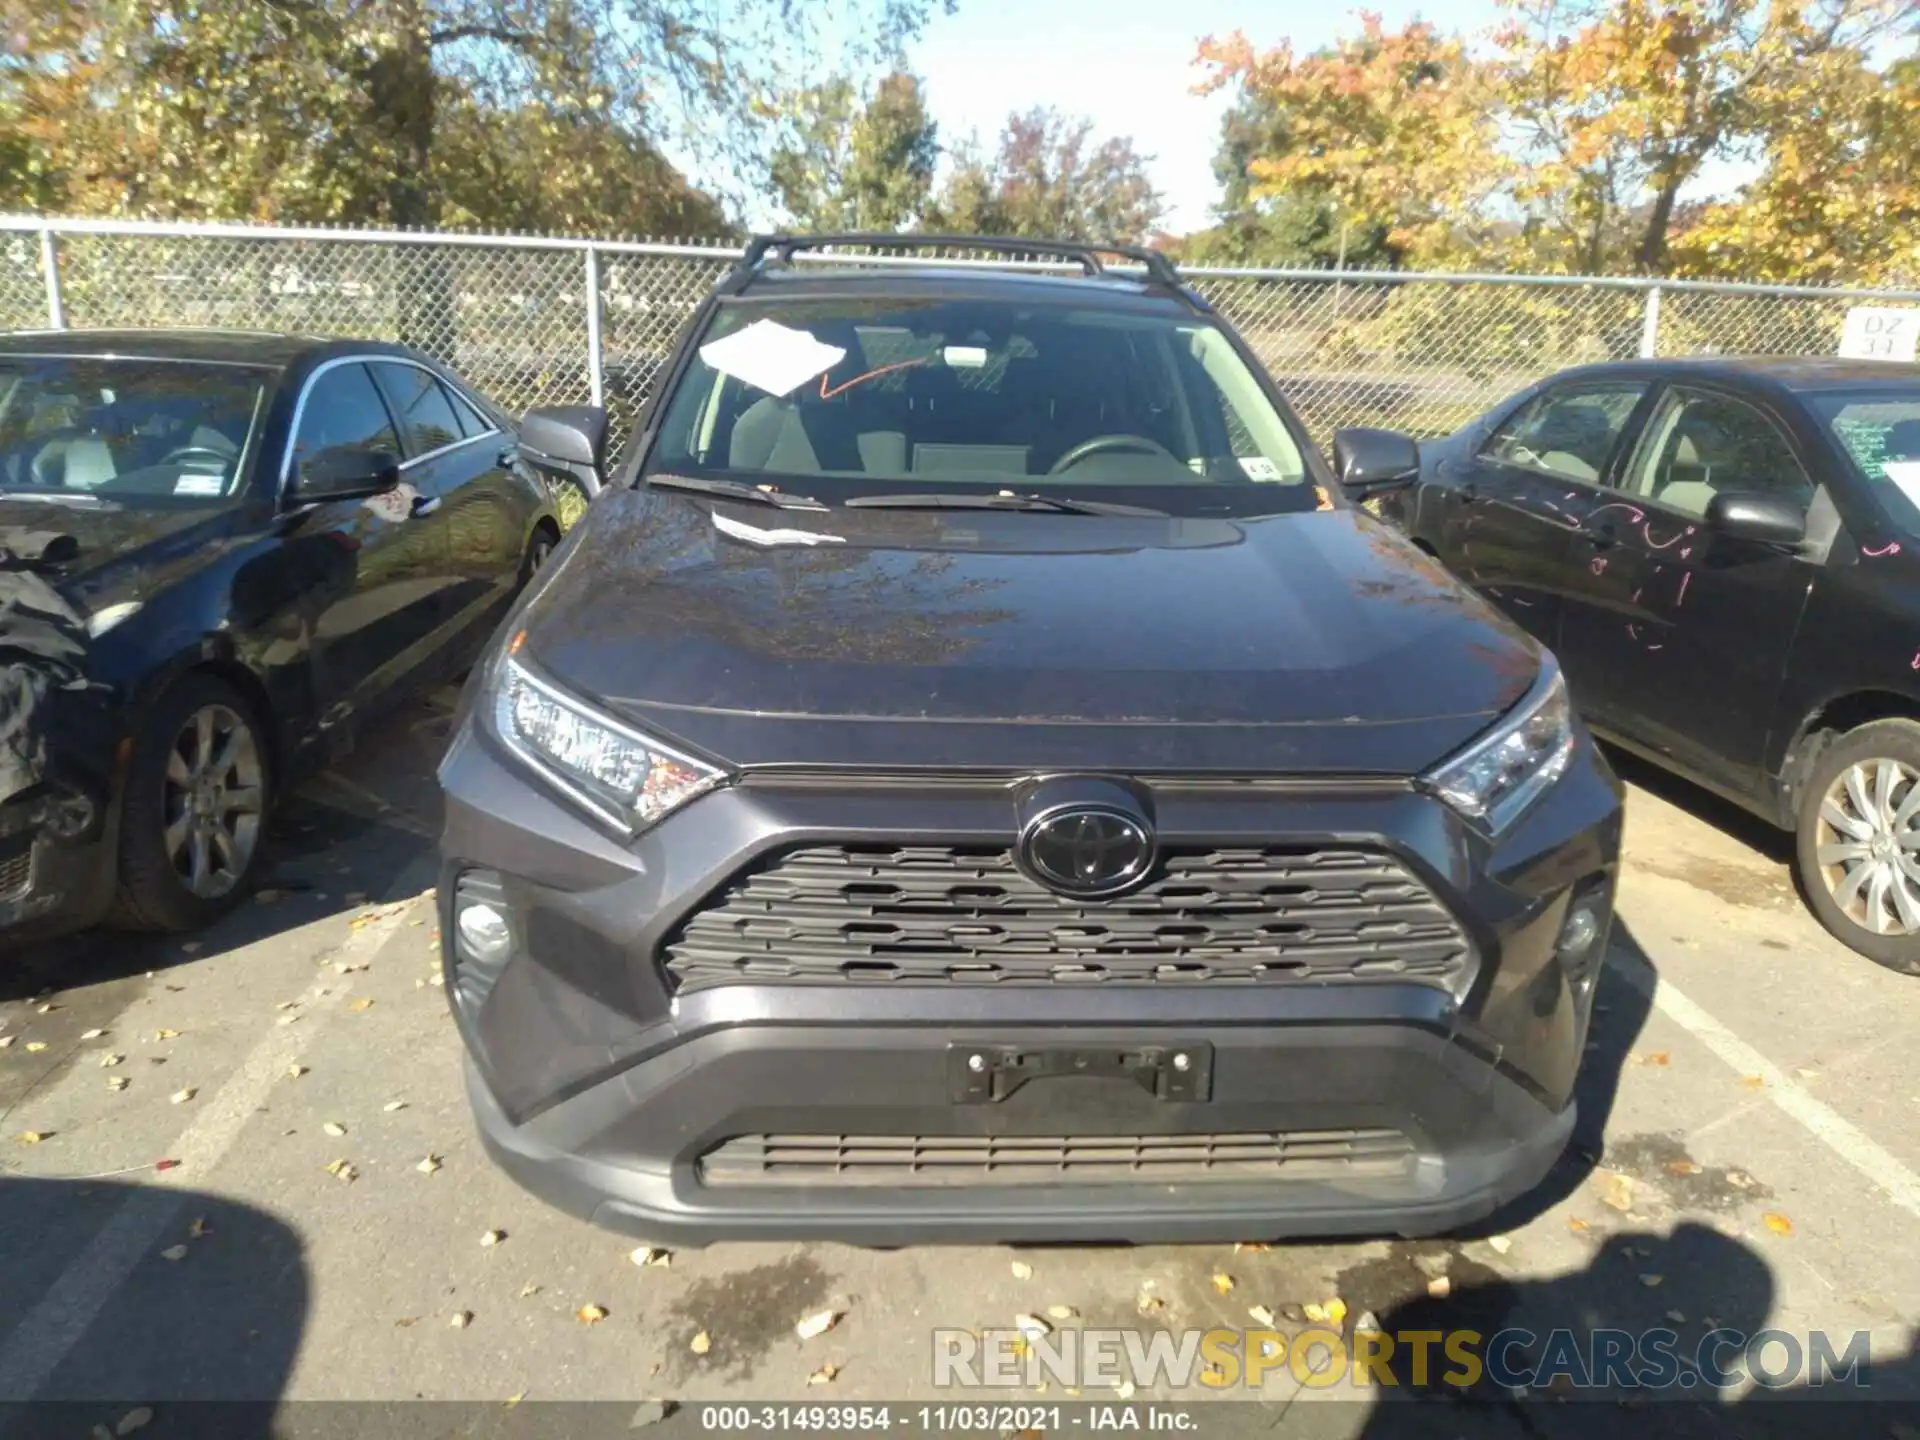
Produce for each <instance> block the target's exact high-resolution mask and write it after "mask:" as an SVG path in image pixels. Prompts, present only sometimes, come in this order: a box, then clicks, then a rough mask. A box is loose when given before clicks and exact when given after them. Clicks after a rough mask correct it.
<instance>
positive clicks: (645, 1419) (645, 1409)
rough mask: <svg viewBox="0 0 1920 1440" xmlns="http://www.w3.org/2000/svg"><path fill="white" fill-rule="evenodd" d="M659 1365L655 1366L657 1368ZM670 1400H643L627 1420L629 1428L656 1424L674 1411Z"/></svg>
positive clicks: (635, 1428) (634, 1428)
mask: <svg viewBox="0 0 1920 1440" xmlns="http://www.w3.org/2000/svg"><path fill="white" fill-rule="evenodd" d="M659 1368H660V1367H659V1366H657V1365H656V1366H655V1367H654V1369H655V1370H658V1369H659ZM674 1408H675V1407H674V1403H673V1402H672V1401H671V1400H643V1401H641V1402H640V1404H639V1405H638V1406H637V1407H636V1408H635V1409H634V1412H633V1418H632V1419H630V1420H628V1421H627V1428H628V1429H629V1430H639V1429H642V1428H644V1427H645V1426H648V1425H658V1424H659V1423H660V1422H661V1421H662V1420H664V1419H666V1418H667V1416H669V1415H671V1414H672V1413H673V1412H674Z"/></svg>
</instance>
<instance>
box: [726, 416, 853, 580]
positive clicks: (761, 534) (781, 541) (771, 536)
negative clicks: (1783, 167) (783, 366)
mask: <svg viewBox="0 0 1920 1440" xmlns="http://www.w3.org/2000/svg"><path fill="white" fill-rule="evenodd" d="M796 383H798V382H796ZM713 528H714V529H716V530H718V531H719V532H720V533H721V534H722V535H731V536H733V538H734V539H736V540H745V541H746V542H747V543H748V544H749V545H844V544H846V543H847V542H846V538H845V537H844V536H840V535H822V534H820V533H819V532H818V531H814V530H763V529H761V528H760V527H759V526H758V525H748V524H746V523H744V522H743V521H739V520H734V519H731V518H730V517H728V516H725V515H722V514H720V513H719V512H718V511H715V512H714V516H713Z"/></svg>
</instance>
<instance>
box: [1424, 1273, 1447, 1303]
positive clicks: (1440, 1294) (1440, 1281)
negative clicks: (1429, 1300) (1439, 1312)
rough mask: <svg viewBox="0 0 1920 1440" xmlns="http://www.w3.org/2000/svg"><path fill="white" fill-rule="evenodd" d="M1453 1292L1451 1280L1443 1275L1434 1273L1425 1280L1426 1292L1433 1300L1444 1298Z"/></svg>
mask: <svg viewBox="0 0 1920 1440" xmlns="http://www.w3.org/2000/svg"><path fill="white" fill-rule="evenodd" d="M1452 1293H1453V1281H1452V1280H1450V1279H1448V1278H1447V1277H1446V1276H1445V1275H1436V1276H1435V1277H1434V1278H1433V1279H1431V1280H1429V1281H1428V1282H1427V1294H1428V1295H1430V1296H1431V1297H1433V1298H1434V1299H1435V1300H1444V1299H1446V1298H1447V1296H1449V1295H1451V1294H1452Z"/></svg>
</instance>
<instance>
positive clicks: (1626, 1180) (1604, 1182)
mask: <svg viewBox="0 0 1920 1440" xmlns="http://www.w3.org/2000/svg"><path fill="white" fill-rule="evenodd" d="M1600 1174H1601V1177H1602V1178H1601V1181H1600V1185H1601V1190H1600V1199H1601V1201H1602V1202H1603V1203H1604V1204H1607V1205H1611V1206H1612V1207H1613V1208H1614V1209H1615V1210H1621V1211H1626V1210H1631V1209H1632V1208H1633V1177H1632V1176H1631V1175H1623V1174H1621V1173H1620V1172H1619V1171H1618V1170H1602V1171H1601V1172H1600Z"/></svg>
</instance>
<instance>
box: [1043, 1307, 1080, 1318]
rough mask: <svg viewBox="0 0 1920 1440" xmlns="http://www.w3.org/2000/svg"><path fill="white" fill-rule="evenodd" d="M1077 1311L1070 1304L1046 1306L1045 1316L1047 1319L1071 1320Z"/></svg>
mask: <svg viewBox="0 0 1920 1440" xmlns="http://www.w3.org/2000/svg"><path fill="white" fill-rule="evenodd" d="M1079 1313H1080V1312H1079V1311H1078V1310H1075V1309H1074V1308H1073V1306H1071V1305H1049V1306H1047V1318H1048V1319H1049V1320H1071V1319H1072V1318H1073V1317H1074V1316H1075V1315H1078V1314H1079Z"/></svg>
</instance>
